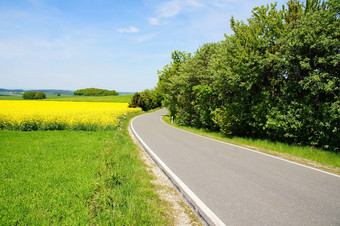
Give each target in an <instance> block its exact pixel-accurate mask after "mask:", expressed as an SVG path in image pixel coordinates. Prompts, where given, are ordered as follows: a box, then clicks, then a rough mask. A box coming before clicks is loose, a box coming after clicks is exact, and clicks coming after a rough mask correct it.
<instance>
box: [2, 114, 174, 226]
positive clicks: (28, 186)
mask: <svg viewBox="0 0 340 226" xmlns="http://www.w3.org/2000/svg"><path fill="white" fill-rule="evenodd" d="M0 141H1V142H0V172H1V176H0V225H17V224H21V225H61V224H62V225H88V224H98V225H165V224H171V220H169V219H168V218H167V217H166V216H165V215H166V214H165V209H166V208H167V206H166V205H165V203H163V202H162V201H161V200H160V199H159V198H158V196H157V195H156V194H155V192H154V191H153V188H154V185H152V184H151V182H150V181H151V180H152V179H153V177H152V176H151V175H150V174H149V173H148V172H147V170H146V168H145V165H144V163H143V162H142V161H141V160H140V158H139V157H138V151H137V149H136V146H135V144H134V143H133V141H131V140H130V138H129V135H128V132H127V119H122V120H121V125H120V126H119V127H118V128H116V129H115V130H113V131H96V132H94V131H90V132H87V131H30V132H22V131H0Z"/></svg>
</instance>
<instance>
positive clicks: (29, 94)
mask: <svg viewBox="0 0 340 226" xmlns="http://www.w3.org/2000/svg"><path fill="white" fill-rule="evenodd" d="M35 93H36V92H24V94H23V95H22V97H23V98H24V99H25V100H33V99H34V97H35Z"/></svg>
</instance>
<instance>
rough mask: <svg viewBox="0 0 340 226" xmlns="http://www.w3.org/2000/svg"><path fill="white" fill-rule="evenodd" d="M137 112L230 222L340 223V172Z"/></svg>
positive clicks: (168, 158) (185, 176)
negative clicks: (193, 131)
mask: <svg viewBox="0 0 340 226" xmlns="http://www.w3.org/2000/svg"><path fill="white" fill-rule="evenodd" d="M165 113H166V110H165V109H163V110H160V111H157V112H154V113H150V114H145V115H142V116H139V117H137V118H135V119H134V120H133V121H132V126H133V128H134V130H135V132H136V133H137V134H138V136H139V137H140V138H141V139H142V140H143V141H144V142H145V143H146V144H147V145H148V146H149V148H151V149H152V150H153V152H155V153H156V155H157V156H158V157H159V158H160V159H161V160H162V161H163V162H164V163H165V164H166V165H167V166H168V167H169V168H170V169H171V170H172V171H173V172H174V173H175V174H176V175H177V177H178V178H180V180H182V181H183V182H184V183H185V184H186V186H188V187H189V188H190V189H191V191H192V192H193V193H195V195H196V196H197V197H199V199H200V200H202V201H203V202H204V203H205V205H206V206H208V207H209V208H210V210H211V211H213V212H214V213H215V214H216V216H218V218H219V219H221V220H222V221H223V223H225V224H226V225H340V177H338V176H335V175H331V174H327V173H324V172H321V171H318V170H313V169H311V168H307V167H303V166H300V165H297V164H293V163H290V162H288V161H284V160H281V159H278V158H273V157H270V156H267V155H264V154H260V153H258V152H254V151H250V150H247V149H244V148H242V147H237V146H234V145H229V144H227V143H223V142H218V141H214V140H211V139H206V138H203V137H200V136H197V135H193V134H190V133H188V132H185V131H182V130H179V129H176V128H173V127H171V126H169V125H166V124H165V123H164V122H162V121H161V120H160V118H161V116H162V115H164V114H165Z"/></svg>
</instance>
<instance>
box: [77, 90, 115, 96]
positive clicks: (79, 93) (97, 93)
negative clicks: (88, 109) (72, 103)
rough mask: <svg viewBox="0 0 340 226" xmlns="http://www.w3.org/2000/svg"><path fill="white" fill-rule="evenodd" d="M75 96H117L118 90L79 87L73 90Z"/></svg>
mask: <svg viewBox="0 0 340 226" xmlns="http://www.w3.org/2000/svg"><path fill="white" fill-rule="evenodd" d="M73 94H74V95H75V96H117V95H118V92H116V91H115V90H106V89H97V88H86V89H78V90H76V91H74V92H73Z"/></svg>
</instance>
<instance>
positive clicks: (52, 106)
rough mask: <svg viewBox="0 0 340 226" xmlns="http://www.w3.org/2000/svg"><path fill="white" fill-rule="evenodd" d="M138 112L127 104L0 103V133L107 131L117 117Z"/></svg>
mask: <svg viewBox="0 0 340 226" xmlns="http://www.w3.org/2000/svg"><path fill="white" fill-rule="evenodd" d="M140 110H141V109H140V108H128V104H127V103H109V102H70V101H36V100H34V101H29V100H27V101H26V100H0V129H7V130H24V131H27V130H62V129H70V130H98V129H110V128H113V127H115V126H116V125H117V117H118V116H121V115H123V114H129V113H132V112H136V111H140Z"/></svg>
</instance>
